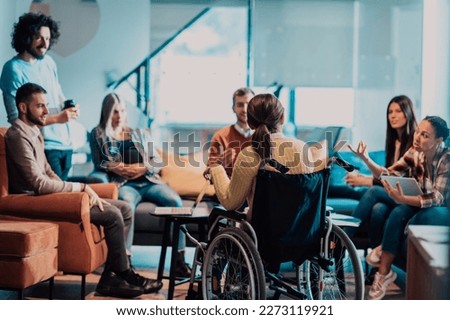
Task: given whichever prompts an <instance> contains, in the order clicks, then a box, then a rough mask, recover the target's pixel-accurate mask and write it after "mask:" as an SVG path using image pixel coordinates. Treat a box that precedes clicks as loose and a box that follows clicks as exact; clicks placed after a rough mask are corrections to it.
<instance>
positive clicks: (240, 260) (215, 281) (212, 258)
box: [202, 228, 266, 300]
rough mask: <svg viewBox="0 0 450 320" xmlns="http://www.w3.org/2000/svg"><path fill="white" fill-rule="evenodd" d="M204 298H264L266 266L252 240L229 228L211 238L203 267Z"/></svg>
mask: <svg viewBox="0 0 450 320" xmlns="http://www.w3.org/2000/svg"><path fill="white" fill-rule="evenodd" d="M202 289H203V299H206V300H261V299H265V297H266V295H265V277H264V268H263V264H262V261H261V257H260V256H259V253H258V251H257V250H256V247H255V244H254V243H253V241H252V239H251V238H250V237H249V236H248V235H247V234H246V233H245V232H244V231H243V230H241V229H238V228H226V229H224V230H222V231H220V232H219V233H218V234H217V236H216V237H214V239H212V240H211V242H210V244H209V246H208V249H207V251H206V254H205V258H204V263H203V270H202Z"/></svg>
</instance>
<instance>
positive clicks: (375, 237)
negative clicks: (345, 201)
mask: <svg viewBox="0 0 450 320" xmlns="http://www.w3.org/2000/svg"><path fill="white" fill-rule="evenodd" d="M395 206H397V204H396V203H395V201H394V200H392V198H391V197H390V196H389V195H388V194H387V193H386V191H385V190H384V188H383V187H381V186H372V187H370V188H369V190H367V191H366V192H365V193H364V195H363V196H362V197H361V199H360V200H359V203H358V205H357V206H356V208H355V210H354V211H353V214H352V216H353V217H356V218H358V219H361V226H363V225H367V224H368V226H369V237H370V243H371V245H373V246H372V247H376V246H378V245H379V244H380V242H381V235H382V234H383V232H382V230H383V227H384V222H385V221H386V219H387V217H388V216H389V213H390V212H391V210H392V208H394V207H395ZM345 231H346V232H347V234H348V235H349V236H350V237H353V236H354V235H355V233H356V231H357V228H345Z"/></svg>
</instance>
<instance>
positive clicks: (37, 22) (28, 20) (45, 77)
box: [0, 13, 79, 180]
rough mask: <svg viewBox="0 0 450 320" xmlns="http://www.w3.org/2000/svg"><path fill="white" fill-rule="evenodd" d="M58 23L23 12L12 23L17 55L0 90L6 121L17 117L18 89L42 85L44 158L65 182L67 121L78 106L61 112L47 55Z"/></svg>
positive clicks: (68, 156)
mask: <svg viewBox="0 0 450 320" xmlns="http://www.w3.org/2000/svg"><path fill="white" fill-rule="evenodd" d="M59 35H60V33H59V27H58V24H57V22H55V21H54V20H52V18H50V17H48V16H45V15H43V14H36V13H25V14H23V15H22V16H21V17H20V18H19V21H18V22H17V23H15V24H14V29H13V33H12V41H11V45H12V47H13V48H14V49H15V50H16V51H17V55H16V56H14V57H13V58H12V59H11V60H9V61H8V62H6V63H5V65H4V66H3V70H2V74H1V77H0V89H1V90H2V91H3V101H4V103H5V107H6V113H7V116H8V122H9V123H11V124H13V123H14V121H15V120H16V119H17V117H18V112H17V108H16V105H15V101H14V97H15V96H16V91H17V89H18V88H19V87H20V86H22V85H23V84H25V83H27V82H33V83H37V84H39V85H41V86H42V87H44V88H45V90H46V91H47V92H48V101H49V113H50V114H49V115H48V118H47V125H46V126H45V127H43V128H41V130H42V134H43V136H44V143H45V155H46V156H47V160H48V162H49V163H50V166H51V167H52V169H53V171H54V172H55V173H56V174H57V175H58V176H59V177H60V178H61V179H62V180H66V179H67V177H68V175H69V170H70V168H71V167H72V152H73V147H72V141H71V138H70V129H69V123H68V122H69V120H71V119H76V118H77V117H78V112H79V106H78V105H77V106H76V107H74V108H68V109H65V110H63V109H62V105H63V101H64V100H65V97H64V94H63V92H62V89H61V85H60V84H59V80H58V72H57V68H56V63H55V61H54V60H53V59H52V58H51V57H50V56H49V55H47V52H48V51H49V50H50V48H51V47H52V46H53V45H54V44H55V43H56V41H57V40H58V38H59Z"/></svg>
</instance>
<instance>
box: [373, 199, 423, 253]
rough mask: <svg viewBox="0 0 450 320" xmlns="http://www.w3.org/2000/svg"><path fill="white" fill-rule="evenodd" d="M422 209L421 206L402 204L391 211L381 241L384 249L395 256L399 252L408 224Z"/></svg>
mask: <svg viewBox="0 0 450 320" xmlns="http://www.w3.org/2000/svg"><path fill="white" fill-rule="evenodd" d="M420 209H421V208H418V207H411V206H408V205H406V204H401V205H398V206H397V207H395V208H394V209H393V210H392V211H391V214H390V215H389V218H388V219H387V221H386V226H385V229H384V234H383V240H382V242H381V248H382V249H383V251H387V252H389V253H391V254H393V255H394V256H397V255H398V254H399V252H400V248H401V242H402V240H403V239H404V237H405V228H406V225H407V224H408V221H409V220H410V219H411V218H412V217H413V216H414V215H415V214H416V213H417V212H418V211H420Z"/></svg>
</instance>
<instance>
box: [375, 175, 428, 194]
mask: <svg viewBox="0 0 450 320" xmlns="http://www.w3.org/2000/svg"><path fill="white" fill-rule="evenodd" d="M380 179H381V180H386V181H387V182H389V184H390V185H391V186H392V187H393V188H397V182H398V183H399V184H400V187H401V188H402V190H403V194H404V195H405V196H418V195H421V194H423V192H422V189H420V187H419V184H418V183H417V180H416V179H414V178H407V177H397V176H381V177H380Z"/></svg>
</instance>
